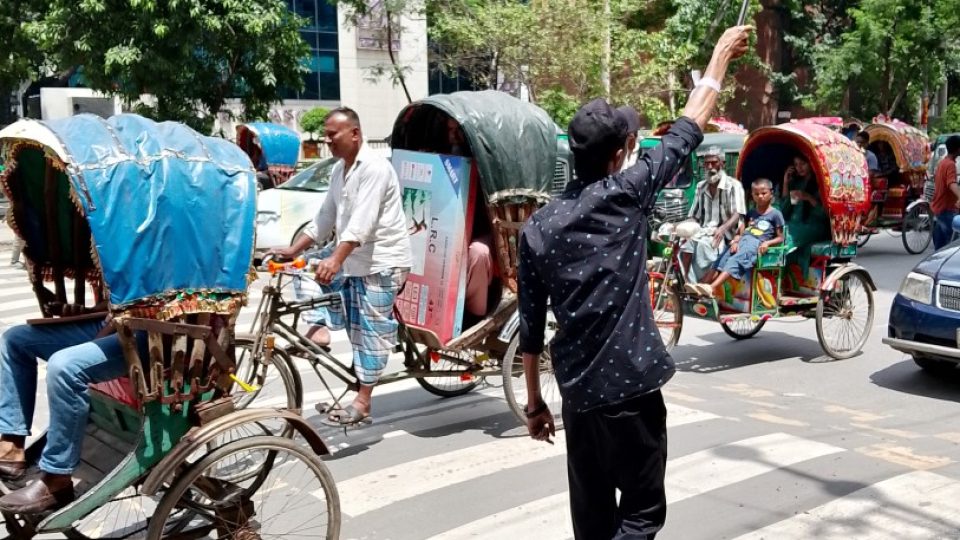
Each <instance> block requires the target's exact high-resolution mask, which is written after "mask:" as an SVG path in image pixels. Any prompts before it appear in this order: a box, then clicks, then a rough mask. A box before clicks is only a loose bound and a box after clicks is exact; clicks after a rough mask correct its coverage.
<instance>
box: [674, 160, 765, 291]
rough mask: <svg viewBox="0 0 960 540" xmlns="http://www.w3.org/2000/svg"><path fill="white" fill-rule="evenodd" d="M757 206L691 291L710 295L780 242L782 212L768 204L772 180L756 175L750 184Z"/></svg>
mask: <svg viewBox="0 0 960 540" xmlns="http://www.w3.org/2000/svg"><path fill="white" fill-rule="evenodd" d="M750 187H751V194H752V195H753V202H754V203H755V204H756V205H757V207H756V208H754V209H753V210H750V211H749V212H747V226H746V227H744V226H743V222H741V224H740V231H739V232H738V233H737V235H736V236H734V237H733V239H732V240H730V246H729V247H728V248H727V251H726V252H725V253H724V254H723V255H721V256H720V259H718V260H717V262H716V264H714V266H713V269H712V270H710V272H709V273H708V274H707V275H706V277H705V278H704V282H703V283H696V284H694V285H692V286H691V288H692V289H693V292H696V293H697V294H699V295H701V296H707V297H712V296H713V292H714V291H715V290H716V289H717V288H718V287H720V286H721V285H723V282H724V281H726V280H728V279H730V278H731V277H732V278H733V279H736V280H742V279H743V278H744V276H746V275H747V273H748V272H750V270H752V269H753V267H754V265H756V264H757V254H758V253H766V252H767V249H769V248H770V247H772V246H776V245H778V244H781V243H783V224H784V220H783V214H781V213H780V211H779V210H777V209H776V208H773V207H772V206H770V204H771V203H772V202H773V182H771V181H770V180H768V179H766V178H758V179H756V180H754V181H753V183H752V184H751V185H750Z"/></svg>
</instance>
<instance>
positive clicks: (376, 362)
mask: <svg viewBox="0 0 960 540" xmlns="http://www.w3.org/2000/svg"><path fill="white" fill-rule="evenodd" d="M408 272H409V268H391V269H390V270H384V271H382V272H379V273H376V274H370V275H368V276H350V277H344V278H342V281H341V280H336V281H334V283H331V284H330V285H329V286H326V287H324V289H326V290H328V291H330V292H339V293H340V296H341V298H342V299H343V303H342V304H341V305H339V306H331V307H328V308H327V309H326V311H327V313H326V315H327V317H326V319H327V321H326V322H327V326H328V327H329V328H330V329H331V330H346V331H347V335H348V336H349V338H350V344H351V345H352V346H353V370H354V372H355V373H356V375H357V380H359V381H360V384H363V385H373V384H376V383H377V381H378V380H379V379H380V375H382V374H383V370H384V368H386V367H387V360H388V359H389V358H390V353H391V352H393V350H394V348H395V347H396V346H397V326H398V323H397V320H396V319H395V318H394V317H393V302H394V300H395V299H396V298H397V293H399V292H400V288H401V287H402V286H403V284H404V282H406V280H407V273H408Z"/></svg>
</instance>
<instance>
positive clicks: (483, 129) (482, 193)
mask: <svg viewBox="0 0 960 540" xmlns="http://www.w3.org/2000/svg"><path fill="white" fill-rule="evenodd" d="M450 118H452V119H453V120H454V121H455V122H456V124H457V126H458V127H459V129H461V130H462V132H463V135H464V137H465V140H466V144H467V147H466V148H463V149H461V150H460V151H461V155H467V154H468V155H469V156H470V157H471V160H472V164H473V171H474V173H473V174H472V177H473V178H474V179H475V181H473V182H472V184H473V187H472V188H471V189H472V190H473V192H474V195H473V196H474V197H475V211H474V219H475V220H485V221H486V222H487V225H488V226H489V229H490V232H491V233H492V237H493V241H494V245H493V249H492V251H493V254H494V257H493V258H494V265H495V267H496V274H497V278H496V279H495V280H494V283H493V285H492V286H491V291H490V293H491V294H490V298H489V300H490V301H489V302H488V304H489V309H488V312H487V314H486V316H485V317H483V318H482V319H481V320H480V321H479V322H476V323H475V324H473V325H472V326H469V327H467V328H463V329H462V331H460V332H458V333H456V335H454V336H453V337H452V338H449V339H443V338H441V337H440V336H439V335H438V333H436V332H434V331H432V330H431V329H428V328H425V327H423V326H421V325H418V324H416V321H414V320H413V317H411V316H410V315H409V314H406V315H405V310H404V309H400V308H399V307H396V308H395V309H394V314H395V316H396V318H397V320H398V321H399V323H400V326H399V331H398V338H399V352H400V353H401V354H402V355H403V364H404V368H403V370H402V371H399V372H395V373H389V374H387V375H385V376H383V377H381V378H380V380H379V382H378V384H387V383H391V382H394V381H399V380H404V379H410V378H414V379H416V380H417V382H418V383H419V384H420V386H422V387H423V388H424V389H425V390H426V391H428V392H430V393H432V394H435V395H437V396H441V397H454V396H460V395H463V394H466V393H468V392H470V391H471V390H473V389H474V388H476V387H477V386H478V385H479V384H481V383H483V382H484V381H485V380H487V379H490V380H493V379H500V378H502V381H503V387H504V392H505V395H506V399H507V402H508V404H509V406H510V409H511V410H512V411H513V413H514V414H515V416H516V417H517V419H518V421H520V422H521V423H525V421H526V420H525V416H524V413H523V407H524V406H525V404H526V390H525V380H524V377H523V365H522V362H521V361H520V355H519V352H518V349H519V318H518V310H517V282H516V273H517V239H518V236H519V233H520V229H521V227H522V226H523V224H524V222H526V220H527V218H529V217H530V215H532V214H533V212H534V211H535V210H536V209H537V208H538V207H539V206H541V205H542V204H544V203H545V202H547V201H548V200H549V199H550V196H551V195H550V192H551V187H552V183H553V181H554V174H555V171H556V170H558V169H559V167H560V165H559V164H558V148H559V149H562V148H565V147H566V140H565V139H564V138H562V137H558V132H557V128H556V125H555V124H554V123H553V121H552V120H551V119H550V117H549V116H548V115H547V114H546V112H544V111H543V110H542V109H540V108H539V107H536V106H535V105H532V104H529V103H524V102H521V101H520V100H518V99H516V98H513V97H512V96H510V95H508V94H504V93H502V92H495V91H482V92H457V93H453V94H448V95H436V96H430V97H427V98H425V99H423V100H421V101H418V102H415V103H413V104H411V105H409V106H407V107H406V108H404V109H403V110H402V111H401V112H400V114H399V116H398V117H397V120H396V122H395V124H394V127H393V135H392V137H391V142H392V144H393V155H394V165H395V167H398V168H402V167H404V166H406V165H404V162H403V161H402V160H401V161H398V159H400V158H398V157H397V156H398V154H401V153H402V152H403V151H416V152H428V153H433V154H436V153H447V152H449V151H450V149H449V145H448V144H447V133H448V131H447V127H446V126H447V121H448V119H450ZM402 177H403V174H401V178H402ZM451 178H452V177H451ZM437 181H444V182H445V181H446V180H445V179H444V180H439V179H438V180H437ZM454 204H457V203H454ZM470 232H471V228H470V227H467V235H469V234H470ZM468 240H469V238H468ZM463 247H464V251H465V250H466V247H467V246H466V243H464V246H463ZM453 256H454V257H460V258H464V257H465V256H466V253H465V252H464V253H459V254H454V255H453ZM266 268H267V269H268V270H269V271H270V272H271V274H272V277H271V282H270V284H269V285H268V286H266V287H264V289H263V298H262V301H261V304H260V306H259V308H258V310H257V315H256V319H255V322H254V324H253V327H252V328H251V333H250V335H249V336H241V337H240V340H239V342H242V343H243V344H244V346H245V348H246V351H247V352H246V353H245V354H244V355H241V358H240V359H239V360H238V363H239V364H240V367H239V368H238V370H239V371H240V372H241V375H240V376H241V378H243V379H244V382H245V383H246V384H248V385H249V386H251V387H255V388H259V387H260V386H261V385H263V384H264V383H265V382H266V383H268V382H269V377H268V374H269V373H270V372H271V370H273V372H275V373H277V374H278V377H276V378H274V379H273V380H275V381H280V382H281V383H282V384H283V385H284V387H285V388H286V392H287V396H288V397H287V399H288V400H289V402H290V403H291V405H292V406H295V407H297V408H299V407H302V406H303V390H302V382H301V380H300V374H299V370H298V369H297V368H296V365H295V361H305V362H307V363H309V365H310V366H311V367H312V369H313V371H314V372H315V373H316V375H317V376H318V377H319V379H320V380H321V381H322V383H323V384H324V386H325V388H326V389H327V390H328V391H329V393H330V396H331V399H332V401H331V402H328V403H321V404H319V405H318V406H317V409H318V410H320V411H321V413H325V412H327V411H329V410H331V409H332V408H335V407H339V406H340V403H341V400H342V399H343V398H344V397H345V396H346V395H347V393H348V392H350V391H355V390H356V389H357V388H358V383H357V378H356V376H355V375H354V373H353V371H352V366H351V362H350V359H349V358H348V359H346V360H347V361H346V362H345V361H344V360H341V359H338V358H337V357H336V356H334V355H333V354H331V353H330V351H328V350H326V349H325V348H323V347H320V346H317V345H316V344H314V343H313V342H312V341H310V340H309V339H307V338H306V337H305V336H304V335H303V333H301V332H300V330H299V329H298V323H299V322H300V319H301V318H302V314H303V313H304V312H306V311H309V310H311V309H315V308H317V307H328V306H331V305H335V304H339V303H340V301H341V300H340V296H339V293H332V294H317V295H313V296H308V297H306V298H304V295H299V296H298V295H297V294H296V287H298V286H301V287H302V286H304V284H305V283H307V282H309V281H310V280H311V279H312V274H311V273H309V268H310V257H306V258H303V259H300V260H296V261H293V262H285V263H281V262H275V261H270V260H268V261H267V262H266ZM298 283H299V284H300V285H298ZM407 287H408V288H409V287H411V281H409V280H408V282H407ZM404 301H405V299H404V294H403V293H401V295H400V298H399V299H398V301H397V304H398V306H400V305H402V302H404ZM272 343H276V346H272V345H271V344H272ZM270 347H272V352H273V354H272V357H271V359H270V361H269V362H267V361H266V358H267V355H266V354H265V352H266V350H268V349H269V348H270ZM540 369H541V379H542V385H543V387H544V389H543V390H544V398H545V399H546V400H547V401H548V402H550V404H551V405H553V406H555V408H554V409H553V410H557V411H559V407H558V405H559V402H560V396H559V391H558V390H557V388H556V386H555V383H553V382H552V381H553V366H552V364H551V362H550V357H549V353H546V352H545V353H544V354H543V355H542V356H541V362H540ZM331 375H332V377H333V378H334V379H337V380H339V381H340V382H342V383H343V384H344V385H345V387H344V389H343V390H342V391H340V390H334V389H333V387H332V386H331V385H330V384H328V378H330V377H329V376H331ZM244 399H246V400H248V401H246V402H245V403H248V402H251V401H252V402H253V403H256V401H255V396H253V395H248V396H247V397H246V398H244Z"/></svg>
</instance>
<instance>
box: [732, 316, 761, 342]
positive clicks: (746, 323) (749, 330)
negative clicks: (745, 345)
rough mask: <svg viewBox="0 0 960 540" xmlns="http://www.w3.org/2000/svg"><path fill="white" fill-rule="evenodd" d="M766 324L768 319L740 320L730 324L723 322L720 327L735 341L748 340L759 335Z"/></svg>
mask: <svg viewBox="0 0 960 540" xmlns="http://www.w3.org/2000/svg"><path fill="white" fill-rule="evenodd" d="M766 323H767V321H766V319H758V320H753V319H751V318H738V319H734V320H732V321H730V323H729V324H728V323H727V322H726V321H724V322H721V323H720V326H722V327H723V331H724V332H726V333H727V335H728V336H730V337H732V338H733V339H748V338H752V337H753V336H755V335H757V332H759V331H760V329H761V328H763V325H764V324H766Z"/></svg>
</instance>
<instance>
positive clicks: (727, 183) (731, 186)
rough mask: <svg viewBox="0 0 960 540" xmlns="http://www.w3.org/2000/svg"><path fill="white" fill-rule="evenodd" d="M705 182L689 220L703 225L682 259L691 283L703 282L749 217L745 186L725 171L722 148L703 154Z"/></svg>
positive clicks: (696, 198) (692, 207) (683, 249)
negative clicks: (700, 280)
mask: <svg viewBox="0 0 960 540" xmlns="http://www.w3.org/2000/svg"><path fill="white" fill-rule="evenodd" d="M702 158H703V172H704V180H703V181H701V182H700V183H699V184H697V194H696V196H695V197H694V201H693V206H691V207H690V212H689V213H688V214H687V217H689V218H690V219H693V220H696V222H697V223H699V224H700V232H699V233H697V235H696V236H694V237H693V238H691V239H690V240H688V241H687V242H685V243H684V244H683V246H681V248H680V251H681V255H680V258H681V260H682V262H683V268H684V271H686V272H687V274H688V275H691V272H692V275H691V279H692V282H696V281H697V280H699V279H700V278H702V277H703V276H704V275H705V274H706V273H707V271H709V269H710V267H711V266H712V265H713V263H714V262H715V261H716V260H717V259H718V258H719V257H720V254H721V253H723V251H724V250H725V249H726V247H727V242H729V241H730V240H731V239H732V238H733V236H734V235H735V234H736V233H737V227H738V226H739V224H740V219H741V218H742V217H743V216H744V215H746V213H747V204H746V201H745V199H744V196H743V186H742V185H741V184H740V181H739V180H737V179H736V178H733V177H731V176H729V175H728V174H727V173H726V172H725V171H724V166H725V159H724V154H723V150H722V149H721V148H720V147H719V146H711V147H710V148H708V149H707V151H706V152H705V153H704V154H702Z"/></svg>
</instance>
